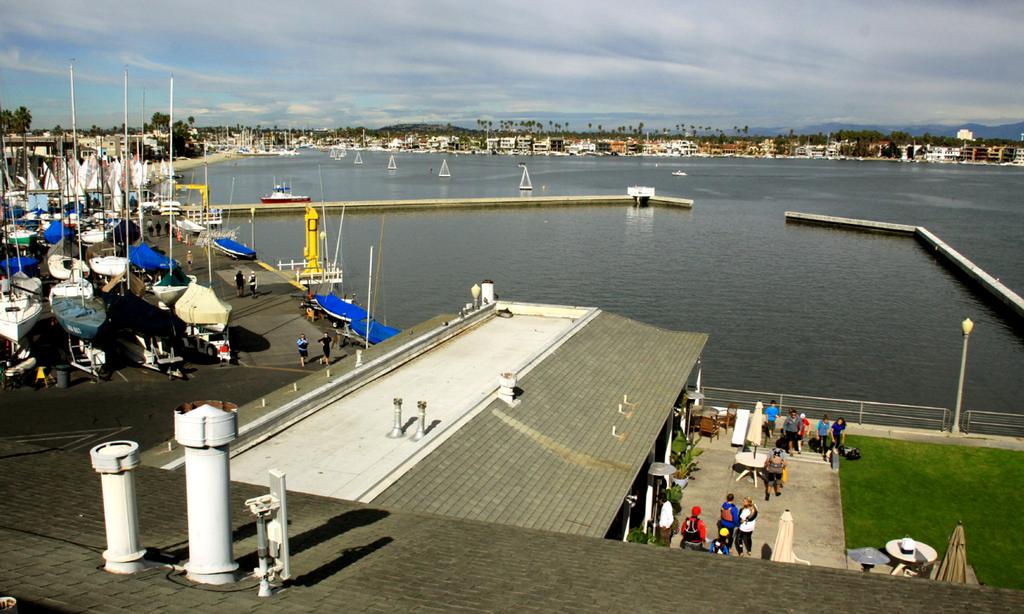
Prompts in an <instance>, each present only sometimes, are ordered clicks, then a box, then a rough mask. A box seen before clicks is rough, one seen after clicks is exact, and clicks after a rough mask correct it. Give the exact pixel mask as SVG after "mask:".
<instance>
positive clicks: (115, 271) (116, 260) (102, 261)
mask: <svg viewBox="0 0 1024 614" xmlns="http://www.w3.org/2000/svg"><path fill="white" fill-rule="evenodd" d="M89 268H90V269H92V270H93V272H95V273H96V274H97V275H103V276H104V277H114V276H115V275H120V274H121V273H124V271H125V269H127V268H128V259H127V258H125V257H124V256H97V257H96V258H92V259H90V260H89Z"/></svg>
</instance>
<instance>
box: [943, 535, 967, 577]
mask: <svg viewBox="0 0 1024 614" xmlns="http://www.w3.org/2000/svg"><path fill="white" fill-rule="evenodd" d="M935 579H936V580H940V581H942V582H956V583H958V584H967V540H966V539H965V537H964V523H963V521H961V522H958V523H957V524H956V528H955V529H953V534H952V535H950V536H949V544H948V545H947V546H946V555H945V556H943V557H942V563H940V564H939V569H938V571H936V573H935Z"/></svg>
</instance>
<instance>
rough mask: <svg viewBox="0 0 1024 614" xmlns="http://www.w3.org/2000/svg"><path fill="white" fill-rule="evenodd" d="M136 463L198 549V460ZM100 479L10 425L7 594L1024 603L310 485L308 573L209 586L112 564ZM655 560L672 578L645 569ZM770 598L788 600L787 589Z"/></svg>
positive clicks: (182, 605) (173, 601) (3, 576)
mask: <svg viewBox="0 0 1024 614" xmlns="http://www.w3.org/2000/svg"><path fill="white" fill-rule="evenodd" d="M136 471H137V473H136V485H137V493H138V500H139V517H140V531H141V537H142V540H143V544H144V545H146V546H149V547H150V549H151V551H153V552H154V554H155V553H156V552H155V551H159V552H160V553H162V554H164V555H168V556H171V557H175V558H183V557H186V556H187V543H186V536H187V528H186V514H185V501H184V499H185V497H184V494H185V484H184V475H183V474H182V473H181V472H174V471H162V470H159V469H154V468H150V467H140V468H138V469H137V470H136ZM99 482H100V481H99V477H98V476H97V475H96V474H95V473H94V472H93V471H92V469H91V467H90V465H89V458H88V454H86V453H84V452H75V453H69V452H62V451H56V450H45V449H41V448H33V447H30V446H26V445H22V444H15V443H12V442H6V441H0V490H2V492H3V493H4V521H3V526H2V527H0V548H2V550H3V552H4V556H3V557H2V559H0V594H4V595H12V596H14V597H16V598H18V600H19V606H20V607H21V609H22V611H32V610H33V608H32V606H33V605H34V606H38V607H39V608H45V609H51V610H59V611H69V612H79V611H133V612H138V611H166V612H186V611H195V610H197V609H198V608H211V607H215V608H217V610H218V611H229V612H230V611H241V610H246V611H249V610H252V609H256V608H260V607H262V608H270V609H273V610H279V611H314V610H317V611H341V610H344V611H382V612H383V611H388V612H393V611H420V610H425V611H439V610H443V611H448V610H455V609H460V610H466V611H515V612H531V611H534V612H536V611H566V612H591V611H595V610H605V611H627V610H628V611H655V610H657V611H664V610H665V609H666V607H671V606H673V605H676V604H681V603H686V604H687V605H688V606H689V607H691V608H694V609H696V610H698V611H721V610H726V609H728V610H734V609H735V607H736V606H735V604H734V601H735V600H734V599H729V598H728V596H730V595H732V596H734V597H735V596H739V597H741V598H748V597H749V598H754V599H756V600H755V601H753V602H752V604H749V605H748V608H747V609H750V610H754V611H756V610H764V609H767V608H768V607H769V606H768V605H767V604H768V602H766V601H764V600H763V599H760V597H764V595H765V593H764V590H765V587H766V586H769V587H772V586H775V587H777V586H818V587H828V588H827V591H828V604H829V606H828V607H829V610H830V611H832V612H862V611H871V610H885V611H892V610H897V611H906V612H913V611H920V612H938V611H949V610H953V609H957V610H960V609H963V608H970V609H971V611H972V612H1015V611H1016V612H1019V611H1022V610H1024V592H1020V591H1011V590H999V589H990V588H985V587H981V588H975V587H966V586H958V585H951V584H943V583H935V582H931V581H927V580H911V579H906V578H893V577H889V576H879V575H875V574H863V573H860V572H853V571H843V570H833V569H826V568H822V567H806V566H799V565H782V564H775V563H769V562H766V561H761V560H758V559H735V558H725V557H711V556H710V555H706V554H702V553H695V552H688V551H682V550H679V549H672V550H668V549H663V548H655V547H649V546H639V545H635V544H625V543H621V542H616V541H612V540H604V539H592V538H587V537H582V536H574V535H564V534H559V533H554V532H548V531H538V530H532V529H524V528H519V527H512V526H507V525H497V524H488V523H483V522H476V521H471V520H461V519H455V518H447V517H441V516H435V515H431V514H420V513H412V512H397V511H390V510H388V509H386V508H379V507H368V506H364V505H361V504H358V503H352V502H346V501H339V500H337V499H330V498H325V497H319V496H315V495H305V494H301V493H291V494H290V495H289V512H290V517H291V520H292V522H291V531H290V533H291V536H292V537H291V545H292V554H293V556H292V569H293V574H294V576H295V577H294V578H293V579H292V580H291V581H290V582H289V583H288V584H287V586H285V587H284V588H282V589H280V590H278V591H277V592H276V593H275V595H274V596H273V597H270V598H267V599H260V598H258V597H257V596H256V583H255V582H254V581H253V580H251V579H248V580H244V581H242V582H240V583H239V584H238V585H236V586H231V587H209V586H197V585H193V584H191V583H190V582H188V581H187V580H186V579H185V578H184V576H183V575H182V574H181V573H180V572H177V571H174V570H173V569H171V568H167V567H164V568H156V569H153V570H152V571H148V572H144V573H140V574H135V575H126V576H118V575H113V574H109V573H107V572H104V571H102V570H101V564H102V559H101V552H102V550H103V549H104V543H105V542H104V533H103V514H102V498H101V491H100V484H99ZM265 492H266V487H257V486H252V485H248V484H237V483H236V484H234V485H233V487H232V509H233V510H234V511H235V513H234V516H233V525H234V527H235V533H234V535H235V542H234V544H235V551H234V554H235V557H236V558H237V560H239V563H240V565H241V568H242V569H251V568H252V567H253V566H254V564H255V537H254V534H255V526H254V524H253V520H252V517H251V516H250V515H249V514H248V512H247V511H245V507H244V505H243V501H244V500H245V499H246V498H247V497H252V496H255V495H257V494H262V493H265ZM55 493H59V497H55ZM42 509H45V510H46V513H45V514H43V513H40V511H41V510H42ZM655 573H657V574H658V577H659V578H663V579H664V580H662V581H650V582H645V581H642V580H641V579H642V578H651V577H652V574H655ZM767 599H769V601H770V602H771V603H772V604H773V605H772V606H771V607H773V608H777V607H779V605H778V604H779V603H780V602H779V601H778V600H777V599H776V598H775V597H772V596H770V595H769V597H767ZM761 604H764V605H761ZM758 606H761V607H758ZM782 607H784V608H785V609H787V610H788V611H794V612H803V611H806V612H818V611H820V610H821V601H820V600H815V599H809V598H808V599H805V598H800V599H791V600H787V601H786V602H785V604H784V606H782Z"/></svg>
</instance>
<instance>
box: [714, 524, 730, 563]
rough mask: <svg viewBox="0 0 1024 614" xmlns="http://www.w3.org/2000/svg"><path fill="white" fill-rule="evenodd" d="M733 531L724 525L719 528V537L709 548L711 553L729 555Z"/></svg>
mask: <svg viewBox="0 0 1024 614" xmlns="http://www.w3.org/2000/svg"><path fill="white" fill-rule="evenodd" d="M731 533H732V531H730V530H729V529H726V528H725V527H722V528H721V529H719V530H718V537H716V538H715V541H713V542H711V547H710V548H708V552H710V553H711V554H724V555H725V556H729V540H730V539H731Z"/></svg>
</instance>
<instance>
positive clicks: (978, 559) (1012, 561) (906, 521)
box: [839, 435, 1024, 589]
mask: <svg viewBox="0 0 1024 614" xmlns="http://www.w3.org/2000/svg"><path fill="white" fill-rule="evenodd" d="M846 443H847V445H848V446H854V447H857V448H860V450H861V453H862V454H863V458H862V459H860V460H857V461H844V462H843V464H842V469H841V470H840V474H839V475H840V481H841V484H842V491H843V519H844V522H845V525H846V547H847V548H860V547H863V546H874V547H876V548H879V549H883V550H884V547H885V543H886V542H887V541H889V540H890V539H895V538H901V537H904V536H906V535H909V536H911V537H913V538H914V539H916V540H920V541H923V542H924V543H926V544H929V545H930V546H933V547H934V548H935V549H936V550H937V551H938V552H939V557H940V559H941V557H942V555H943V554H944V553H945V551H946V543H947V542H948V541H949V536H950V534H951V533H952V532H953V528H954V527H956V523H957V521H958V520H963V522H964V530H965V535H966V537H967V562H968V563H969V564H970V565H972V566H974V570H975V572H976V573H977V574H978V580H979V581H981V582H982V583H983V584H988V585H991V586H1001V587H1006V588H1016V589H1024V540H1022V539H1021V535H1022V534H1024V533H1022V529H1021V522H1020V521H1019V520H1018V519H1017V516H1016V514H1017V512H1019V511H1022V510H1024V475H1022V471H1024V452H1013V451H1009V450H994V449H990V448H969V447H964V446H954V445H936V444H925V443H910V442H905V441H895V440H890V439H876V438H873V437H856V436H852V435H851V436H849V437H847V441H846Z"/></svg>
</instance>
